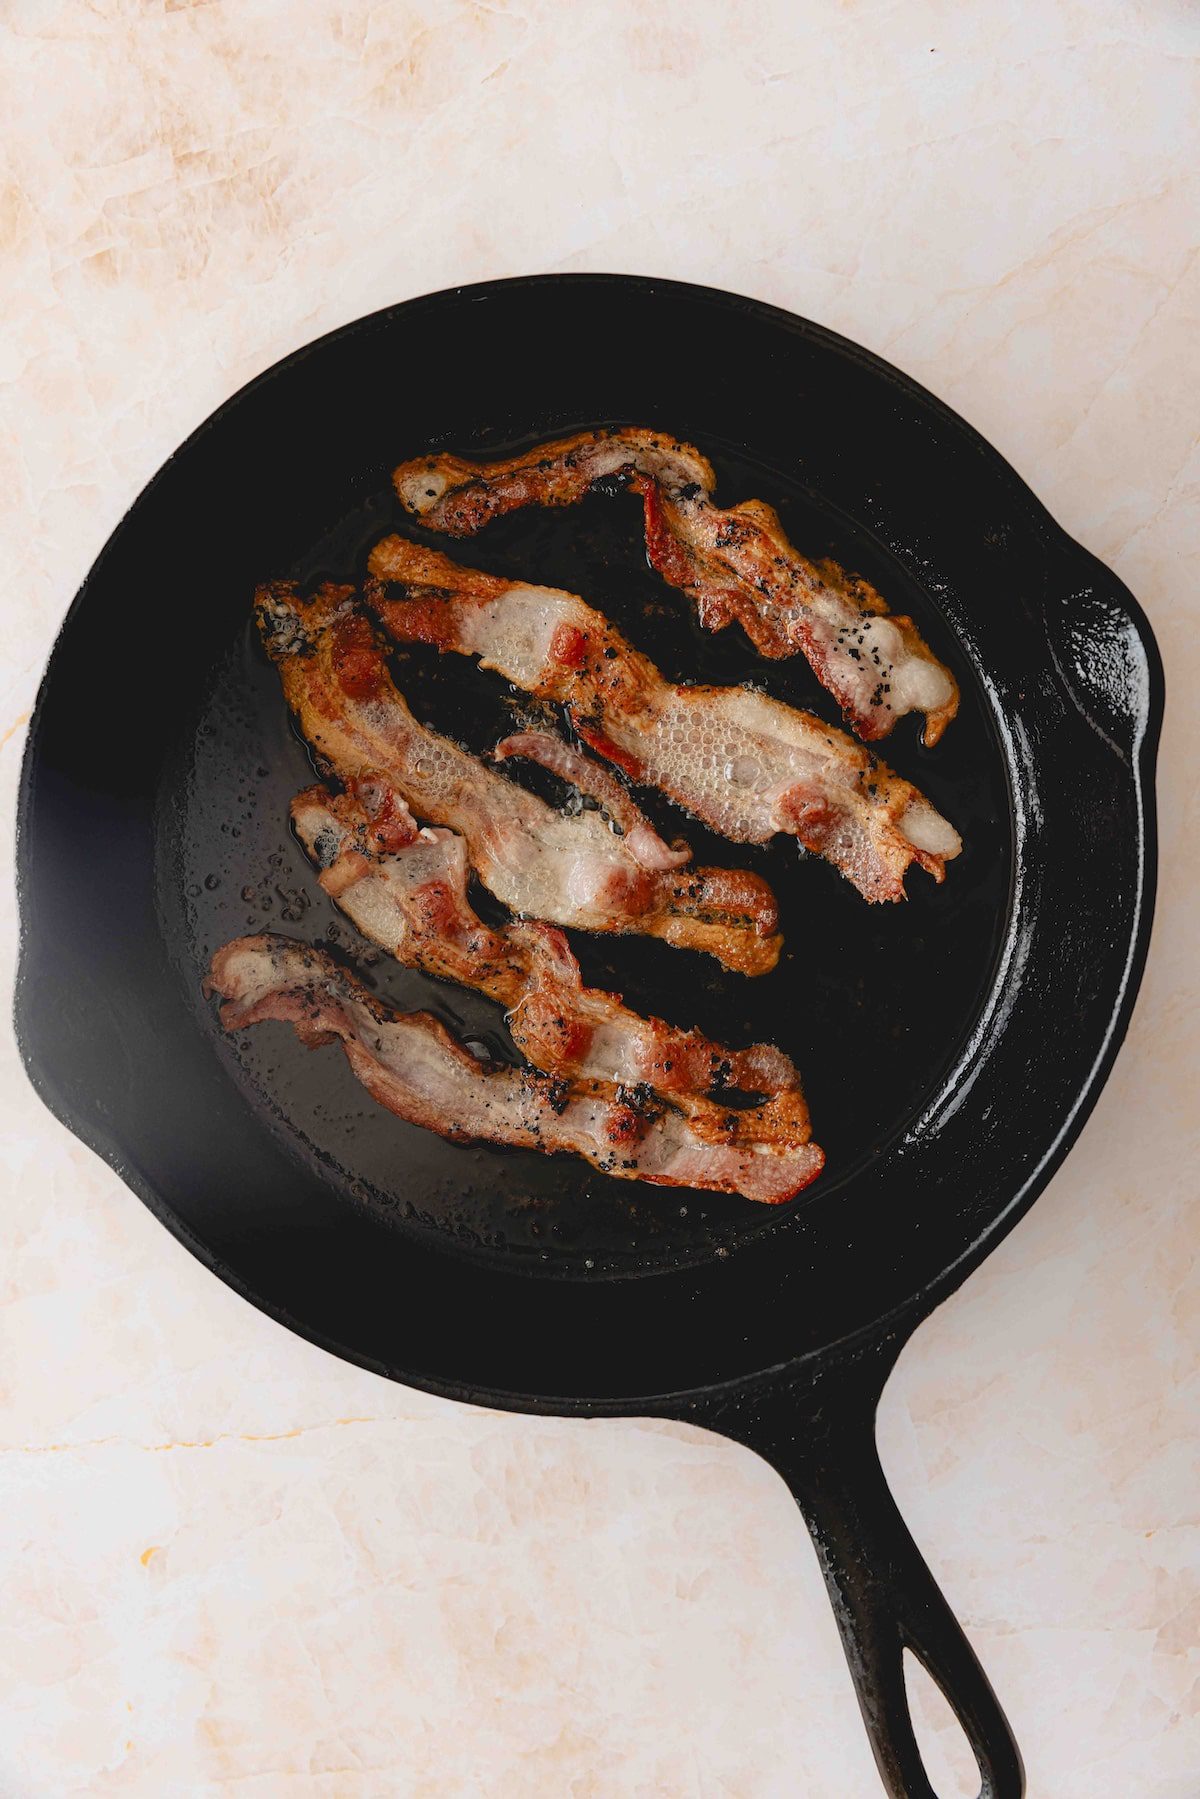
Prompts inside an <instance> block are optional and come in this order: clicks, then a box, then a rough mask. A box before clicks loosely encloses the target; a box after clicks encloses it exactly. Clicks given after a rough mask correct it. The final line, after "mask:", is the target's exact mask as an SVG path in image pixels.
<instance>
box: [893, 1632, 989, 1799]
mask: <svg viewBox="0 0 1200 1799" xmlns="http://www.w3.org/2000/svg"><path fill="white" fill-rule="evenodd" d="M904 1692H905V1697H906V1698H907V1700H908V1711H909V1716H910V1717H911V1718H912V1727H913V1735H914V1736H915V1737H916V1739H917V1747H918V1749H919V1750H920V1751H921V1760H922V1762H923V1763H924V1764H925V1776H926V1779H927V1780H928V1781H929V1784H930V1786H931V1787H932V1788H933V1790H934V1792H935V1793H936V1795H937V1799H978V1796H979V1791H980V1783H981V1781H982V1779H983V1776H982V1773H981V1771H980V1768H979V1764H978V1762H977V1761H976V1760H975V1752H974V1750H973V1749H972V1748H971V1745H970V1743H969V1742H968V1741H967V1737H966V1734H965V1732H964V1730H963V1727H962V1725H961V1724H960V1723H959V1721H958V1719H957V1718H956V1717H955V1715H954V1708H953V1707H952V1706H951V1704H950V1701H949V1700H948V1699H947V1698H946V1695H945V1694H944V1693H943V1691H942V1689H941V1687H939V1685H938V1684H937V1681H936V1680H934V1678H933V1676H932V1674H930V1672H929V1670H928V1669H927V1668H926V1666H925V1664H924V1662H923V1661H922V1660H921V1658H920V1656H919V1655H914V1653H913V1651H912V1650H911V1649H905V1651H904Z"/></svg>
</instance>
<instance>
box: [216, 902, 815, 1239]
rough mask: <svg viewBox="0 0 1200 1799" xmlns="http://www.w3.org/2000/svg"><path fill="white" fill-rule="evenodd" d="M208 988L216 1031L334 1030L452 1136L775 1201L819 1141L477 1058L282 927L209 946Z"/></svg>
mask: <svg viewBox="0 0 1200 1799" xmlns="http://www.w3.org/2000/svg"><path fill="white" fill-rule="evenodd" d="M205 989H206V991H207V992H209V993H215V994H218V995H220V997H221V998H222V1000H223V1001H224V1004H223V1005H222V1007H221V1022H222V1024H223V1025H224V1026H225V1028H226V1030H230V1031H237V1030H244V1029H245V1028H246V1027H247V1026H249V1025H252V1024H259V1023H262V1022H263V1021H265V1020H268V1019H278V1020H280V1021H282V1022H284V1023H286V1024H290V1025H291V1026H292V1027H293V1029H294V1030H295V1032H296V1035H297V1036H298V1037H299V1038H300V1041H301V1042H302V1043H304V1044H306V1045H307V1046H308V1047H309V1048H310V1049H318V1048H320V1047H321V1046H322V1045H323V1044H326V1043H333V1042H340V1043H341V1046H342V1049H343V1050H344V1052H345V1055H346V1059H347V1061H348V1062H349V1064H350V1066H351V1068H352V1069H353V1071H354V1073H355V1075H356V1076H357V1078H358V1079H359V1080H360V1081H361V1082H362V1084H363V1086H364V1087H365V1088H366V1089H367V1092H368V1093H370V1095H371V1097H372V1098H373V1099H375V1100H377V1101H378V1102H379V1104H380V1105H382V1106H386V1107H387V1109H388V1110H389V1111H390V1112H394V1113H395V1114H396V1116H397V1117H399V1118H404V1119H407V1120H408V1122H409V1123H410V1124H417V1125H421V1126H422V1127H423V1128H424V1129H425V1130H430V1131H436V1132H437V1133H438V1135H439V1136H442V1137H448V1138H449V1139H450V1140H451V1141H452V1142H471V1141H476V1142H480V1141H482V1142H489V1143H506V1144H512V1145H514V1146H515V1147H518V1148H522V1149H537V1150H541V1151H543V1152H544V1153H545V1154H547V1155H551V1154H554V1153H556V1152H558V1151H566V1152H568V1153H570V1154H572V1155H577V1156H582V1157H583V1159H584V1160H585V1161H587V1162H590V1163H591V1164H592V1166H593V1167H594V1168H599V1169H600V1170H601V1171H602V1172H603V1173H605V1174H612V1175H615V1176H616V1177H617V1178H618V1179H621V1180H641V1181H651V1182H654V1183H656V1184H657V1185H660V1186H668V1187H701V1188H708V1189H710V1190H713V1191H716V1192H723V1193H741V1194H743V1195H744V1196H745V1197H746V1198H747V1199H755V1200H759V1201H762V1202H763V1203H765V1204H768V1205H777V1204H779V1203H781V1202H782V1201H783V1200H785V1199H790V1198H792V1196H793V1195H794V1194H795V1193H797V1192H799V1191H800V1189H801V1188H802V1187H804V1186H806V1185H807V1183H808V1181H810V1180H812V1179H813V1178H814V1176H815V1175H816V1174H817V1172H818V1171H819V1169H820V1166H821V1152H820V1151H819V1150H818V1149H816V1148H815V1146H814V1147H813V1148H812V1150H811V1152H810V1153H809V1154H808V1156H807V1158H805V1157H804V1155H803V1152H798V1153H797V1155H796V1156H794V1157H793V1158H791V1159H785V1158H782V1157H778V1156H773V1155H771V1154H770V1153H764V1152H762V1151H760V1150H758V1149H756V1148H755V1147H753V1146H752V1147H750V1148H748V1149H741V1148H737V1147H731V1146H728V1145H713V1144H709V1143H705V1142H702V1141H700V1140H699V1138H698V1137H697V1135H696V1133H695V1132H694V1131H693V1129H692V1126H691V1123H690V1121H689V1120H688V1119H687V1118H686V1117H684V1116H683V1114H682V1113H680V1112H677V1111H675V1110H673V1109H672V1108H670V1107H666V1106H662V1105H651V1104H648V1103H645V1102H643V1103H641V1104H635V1103H633V1100H632V1098H631V1096H629V1095H627V1094H626V1093H625V1092H624V1090H623V1089H619V1088H617V1087H615V1086H614V1085H613V1084H612V1083H611V1082H605V1081H585V1080H578V1081H572V1082H567V1081H560V1080H556V1079H554V1078H553V1077H552V1076H550V1075H545V1074H539V1073H537V1072H536V1071H534V1070H532V1069H516V1068H499V1067H493V1066H489V1065H486V1064H482V1063H480V1062H477V1061H476V1060H475V1058H474V1057H473V1056H472V1055H470V1054H469V1053H468V1051H467V1050H465V1049H464V1048H463V1047H462V1045H461V1044H460V1043H458V1042H456V1040H455V1039H454V1038H453V1037H452V1036H451V1035H450V1033H449V1031H448V1030H447V1029H446V1027H445V1026H444V1025H443V1024H442V1023H440V1021H439V1020H438V1019H436V1018H434V1017H432V1016H431V1015H430V1014H429V1013H428V1012H409V1013H403V1012H394V1011H392V1010H391V1009H390V1008H389V1007H387V1006H385V1005H383V1004H381V1002H380V1001H379V1000H378V999H376V998H375V996H374V995H373V994H371V993H369V992H368V991H367V989H366V988H365V987H364V986H363V985H362V984H361V982H359V981H357V980H355V978H354V977H353V976H352V975H350V974H348V973H347V972H346V971H345V970H344V969H342V968H340V967H339V966H338V964H337V963H336V962H334V961H333V960H332V959H331V958H330V957H329V956H327V955H325V954H324V953H323V952H322V951H320V950H314V949H310V948H308V946H307V945H305V944H300V943H294V942H291V941H289V939H287V938H286V937H276V936H270V935H264V936H260V937H239V938H237V939H236V940H235V941H234V942H232V943H227V944H226V945H225V946H224V948H222V949H219V950H218V951H217V953H216V955H215V956H214V957H213V960H212V967H211V969H210V971H209V975H208V979H207V981H206V982H205Z"/></svg>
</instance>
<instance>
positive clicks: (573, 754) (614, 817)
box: [492, 731, 692, 870]
mask: <svg viewBox="0 0 1200 1799" xmlns="http://www.w3.org/2000/svg"><path fill="white" fill-rule="evenodd" d="M492 754H493V756H495V758H496V760H497V761H498V762H506V761H507V760H508V758H509V757H510V756H524V757H525V758H526V760H527V761H529V762H537V763H539V764H540V765H541V767H542V768H548V769H549V770H550V772H551V774H555V775H558V776H559V777H560V778H561V779H562V780H564V781H569V782H570V783H571V785H572V786H573V787H575V788H577V789H578V790H579V792H580V793H582V794H586V795H588V796H589V797H590V798H592V799H594V800H598V801H599V803H600V806H601V808H602V810H603V811H604V812H605V813H606V814H607V816H608V818H609V820H610V822H611V823H613V824H615V825H617V826H618V828H619V829H620V831H621V834H622V835H623V837H624V838H625V841H626V843H627V844H628V846H629V853H630V855H631V856H633V857H635V858H636V860H637V861H639V862H640V863H641V865H642V867H643V868H652V869H656V870H663V869H667V868H682V867H683V865H684V864H685V863H686V862H690V861H691V859H692V852H691V850H689V849H688V848H687V846H686V844H685V845H684V846H683V847H682V848H679V847H678V846H677V847H675V848H672V847H671V845H670V844H668V843H664V842H663V840H662V838H661V837H660V836H659V834H658V832H657V831H656V830H655V829H654V826H653V825H652V824H651V823H650V821H649V819H648V818H646V816H645V815H644V813H642V812H640V811H639V810H638V808H637V806H635V805H634V803H633V798H632V796H631V794H630V792H629V789H628V788H627V787H622V785H621V783H620V781H618V780H617V778H616V776H615V775H610V774H609V772H608V770H607V769H606V768H601V767H600V765H599V764H598V763H596V762H593V761H592V760H591V758H590V757H588V756H581V755H580V753H579V751H578V750H573V749H572V748H571V746H570V744H569V743H564V742H563V740H562V738H561V737H555V736H554V735H553V734H552V733H551V732H549V731H516V732H514V734H513V735H512V736H511V737H505V738H503V739H502V741H501V742H500V743H498V744H497V745H496V747H495V749H494V750H493V751H492Z"/></svg>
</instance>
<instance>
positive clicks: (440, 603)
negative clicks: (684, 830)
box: [367, 537, 962, 900]
mask: <svg viewBox="0 0 1200 1799" xmlns="http://www.w3.org/2000/svg"><path fill="white" fill-rule="evenodd" d="M370 569H371V573H372V574H373V575H374V576H375V577H377V580H378V581H379V582H380V583H383V584H384V585H380V586H377V587H374V588H371V587H368V589H367V600H368V604H369V605H370V606H371V608H372V610H373V611H374V612H376V613H377V614H378V616H379V618H380V620H381V622H382V623H383V625H384V628H385V629H386V630H387V631H388V632H389V634H390V635H391V636H392V637H394V638H396V639H398V640H399V641H401V642H414V641H416V642H423V643H435V644H437V646H438V647H439V648H440V649H442V650H457V651H460V652H461V653H462V654H464V655H475V656H478V657H479V658H480V660H481V662H482V664H483V666H484V667H485V668H493V669H496V670H497V671H498V672H499V673H500V674H502V675H504V676H505V677H506V678H507V679H508V680H509V681H512V682H515V683H516V685H517V686H519V687H523V688H525V689H526V690H527V691H528V692H530V693H532V694H535V695H536V696H537V697H538V698H539V699H546V700H556V701H559V702H560V703H561V704H563V705H564V706H565V707H566V708H567V712H568V716H569V717H570V720H571V723H572V724H573V726H574V727H575V729H576V731H577V732H578V733H579V735H580V737H581V738H582V739H583V741H584V742H585V743H586V744H587V745H588V747H589V748H590V749H592V750H594V751H595V752H596V753H597V754H598V755H602V756H605V757H607V758H608V759H609V760H610V761H612V762H614V763H616V765H617V766H618V767H619V768H621V769H623V770H624V771H625V773H626V774H628V775H630V776H632V777H633V779H634V780H637V781H642V782H647V783H652V784H653V785H654V786H656V787H660V788H661V789H662V790H663V792H664V793H668V794H670V796H671V798H672V799H674V800H676V801H678V803H679V804H680V805H681V806H686V807H687V809H688V811H689V812H691V813H693V814H694V815H695V816H696V817H697V818H700V819H702V820H703V821H704V823H705V824H707V825H710V826H711V827H712V828H713V830H715V831H720V832H722V833H723V835H725V836H726V837H731V838H732V839H733V840H734V841H735V842H737V843H765V842H766V841H767V840H768V839H769V838H771V837H772V836H774V835H775V833H776V832H778V831H785V832H789V833H791V834H792V835H793V836H795V837H797V838H798V839H799V841H800V842H801V843H802V844H803V845H804V847H805V848H806V849H808V850H811V851H813V852H814V853H816V854H818V855H821V856H824V857H826V858H827V860H829V861H830V862H832V863H833V864H834V866H835V867H837V868H839V869H840V870H841V871H842V873H843V874H844V875H846V876H847V878H848V879H849V880H851V881H853V883H854V885H855V886H856V887H857V888H858V890H859V892H860V893H861V894H863V895H864V897H865V898H867V899H869V900H899V899H902V898H903V897H904V877H905V874H906V872H907V870H908V867H909V865H910V864H911V863H912V862H918V863H919V864H920V865H921V867H922V868H925V869H927V870H928V872H929V873H930V874H931V875H932V876H933V877H934V879H935V880H937V881H940V880H941V879H942V878H943V875H944V873H945V865H946V862H947V861H948V860H949V859H950V858H951V857H954V856H956V855H958V853H959V851H960V849H961V848H962V844H961V841H960V839H959V836H958V833H957V832H956V831H955V830H954V828H953V826H951V825H949V824H948V823H947V822H946V820H945V819H944V818H943V817H942V816H941V814H940V813H939V812H937V811H935V809H934V807H933V806H931V805H930V803H929V801H928V800H927V799H925V798H924V797H923V795H922V794H921V793H919V792H918V790H917V789H916V788H915V787H914V786H912V785H911V783H910V782H908V781H905V780H903V779H902V778H901V777H900V776H899V775H897V774H894V773H893V772H892V770H891V769H889V768H888V767H887V766H886V765H885V764H884V763H882V762H880V761H879V760H878V759H877V758H876V757H875V756H874V755H873V754H872V753H871V752H870V751H869V750H866V749H863V748H862V747H861V746H860V745H859V744H856V743H855V742H854V741H853V739H852V738H850V737H847V736H846V734H845V732H843V731H839V730H837V729H836V728H835V727H834V726H832V725H827V724H824V723H823V722H822V721H821V720H820V719H818V718H814V717H813V716H812V715H811V714H810V713H807V712H799V711H796V710H795V709H794V708H793V707H791V706H785V705H784V704H782V702H780V701H779V700H773V699H768V698H767V697H766V696H764V695H762V694H758V693H752V692H750V691H749V690H748V689H746V688H743V687H677V686H673V685H672V684H671V683H670V682H668V681H666V680H664V679H663V676H662V675H661V674H660V673H659V671H658V669H657V668H656V667H655V666H654V664H653V663H652V662H651V661H650V660H649V658H648V657H647V656H644V655H642V653H641V652H640V651H639V650H636V649H634V647H633V645H632V644H630V643H629V642H628V641H627V640H626V639H625V638H624V637H623V636H622V635H621V633H620V632H619V631H617V630H616V629H614V627H613V626H612V625H610V624H609V622H608V620H607V619H606V618H605V617H604V616H603V614H602V613H599V612H597V611H595V610H594V609H593V608H592V607H591V606H588V605H586V604H585V603H584V601H583V600H581V599H579V598H578V596H577V595H575V594H571V593H563V592H562V591H560V590H559V589H558V588H553V587H531V586H528V585H526V584H525V583H523V582H519V581H508V580H504V579H502V578H501V577H499V576H495V575H486V574H482V573H481V572H480V571H479V570H478V569H469V568H463V567H461V566H460V565H459V564H458V563H456V562H452V561H451V559H450V558H449V557H448V556H443V555H441V554H440V553H439V552H438V551H437V550H429V549H425V548H423V547H422V546H421V545H419V544H414V543H410V542H409V541H408V540H407V539H406V538H403V537H386V538H384V539H383V541H382V542H381V543H379V544H377V545H376V546H375V548H374V549H373V550H372V552H371V556H370ZM496 753H497V755H501V756H503V755H512V754H522V755H526V756H532V757H533V758H534V760H537V761H541V762H544V763H546V765H547V766H550V767H553V768H555V770H556V772H558V773H561V774H564V775H565V776H566V778H567V779H568V780H571V781H573V782H574V783H575V785H576V786H579V787H581V788H585V789H587V790H588V791H590V792H591V793H592V795H593V797H595V798H596V799H597V800H599V802H600V804H601V805H602V806H604V807H605V808H606V809H607V810H608V812H609V814H610V816H611V817H613V818H614V819H615V820H616V821H617V822H618V823H619V824H621V826H622V828H623V829H624V830H625V831H626V841H627V843H628V844H629V846H630V848H631V850H633V852H634V854H638V850H637V848H636V847H635V846H636V845H637V844H638V843H640V842H642V836H641V827H640V825H639V823H638V821H639V820H640V818H641V815H640V813H637V812H636V810H635V809H634V808H633V802H632V799H631V798H630V797H629V795H628V794H627V793H626V790H625V788H624V787H622V786H621V785H620V783H619V782H618V781H617V780H616V778H615V777H614V776H613V775H608V774H606V775H604V776H603V780H602V781H601V780H598V779H597V775H598V774H599V771H598V770H597V769H596V767H595V764H593V763H591V762H589V761H587V760H586V758H582V757H579V756H578V753H577V752H575V751H572V750H570V749H569V748H568V747H567V746H566V745H565V744H564V743H562V742H561V740H560V739H558V738H556V737H549V736H547V737H544V738H543V736H542V735H541V734H538V733H523V734H521V735H519V736H516V737H511V738H508V739H506V740H505V742H504V743H502V744H501V745H499V746H498V748H497V751H496ZM572 757H575V759H576V762H577V763H579V764H581V765H582V767H576V766H574V764H572V762H571V758H572ZM589 771H590V772H589ZM622 808H624V810H623V809H622ZM645 828H646V830H647V831H648V830H649V827H648V826H646V827H645ZM655 846H656V847H655ZM676 853H678V852H672V851H670V850H667V848H666V846H665V845H664V844H663V843H662V840H661V838H658V837H657V836H655V837H654V838H653V844H649V843H647V845H646V854H647V855H650V856H663V855H664V854H665V855H667V856H669V855H672V854H676ZM639 859H643V858H639ZM646 865H647V866H652V865H654V864H652V863H650V862H647V863H646ZM663 865H664V866H665V863H664V864H663Z"/></svg>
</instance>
